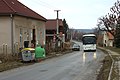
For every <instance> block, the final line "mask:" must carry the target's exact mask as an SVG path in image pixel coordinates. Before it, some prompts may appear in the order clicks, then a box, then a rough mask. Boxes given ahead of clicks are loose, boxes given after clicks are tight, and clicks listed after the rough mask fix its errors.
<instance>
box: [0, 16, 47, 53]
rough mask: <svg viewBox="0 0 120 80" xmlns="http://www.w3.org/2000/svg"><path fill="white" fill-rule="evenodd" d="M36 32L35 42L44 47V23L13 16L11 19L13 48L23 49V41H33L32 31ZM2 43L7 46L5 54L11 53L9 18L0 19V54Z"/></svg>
mask: <svg viewBox="0 0 120 80" xmlns="http://www.w3.org/2000/svg"><path fill="white" fill-rule="evenodd" d="M33 29H35V30H36V34H35V35H36V41H37V42H38V43H40V44H41V45H45V36H46V35H45V22H43V21H40V20H34V19H30V18H25V17H20V16H14V17H13V43H14V45H13V47H14V51H15V49H16V47H17V48H20V47H24V41H29V42H30V43H29V46H31V40H32V39H33V38H32V37H33V34H32V31H33ZM3 43H5V44H7V47H8V48H7V53H8V51H9V53H11V18H10V17H0V53H3Z"/></svg>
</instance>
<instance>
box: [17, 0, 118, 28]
mask: <svg viewBox="0 0 120 80" xmlns="http://www.w3.org/2000/svg"><path fill="white" fill-rule="evenodd" d="M19 1H20V2H21V3H23V4H24V5H26V6H27V7H29V8H30V9H32V10H33V11H35V12H37V13H38V14H40V15H42V16H43V17H45V18H46V19H56V17H57V13H56V12H55V11H54V10H60V11H59V19H65V20H66V22H67V24H68V26H69V28H73V29H93V28H95V27H97V26H96V24H97V20H98V18H99V17H101V16H105V15H106V14H108V13H109V12H110V8H111V7H112V6H114V3H115V2H116V1H117V0H19Z"/></svg>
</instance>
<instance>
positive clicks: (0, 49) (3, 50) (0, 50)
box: [0, 43, 19, 54]
mask: <svg viewBox="0 0 120 80" xmlns="http://www.w3.org/2000/svg"><path fill="white" fill-rule="evenodd" d="M13 50H14V51H13V52H14V53H12V54H18V53H19V44H18V43H14V49H13ZM10 53H11V47H10V46H8V45H7V44H6V43H3V44H2V45H0V54H10Z"/></svg>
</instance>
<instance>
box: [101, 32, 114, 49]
mask: <svg viewBox="0 0 120 80" xmlns="http://www.w3.org/2000/svg"><path fill="white" fill-rule="evenodd" d="M113 41H114V37H113V36H112V34H111V33H109V32H106V31H104V32H103V44H104V46H110V47H113Z"/></svg>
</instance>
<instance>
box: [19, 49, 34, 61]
mask: <svg viewBox="0 0 120 80" xmlns="http://www.w3.org/2000/svg"><path fill="white" fill-rule="evenodd" d="M21 52H22V60H23V61H31V60H34V59H35V49H34V48H24V49H22V51H21Z"/></svg>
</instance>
